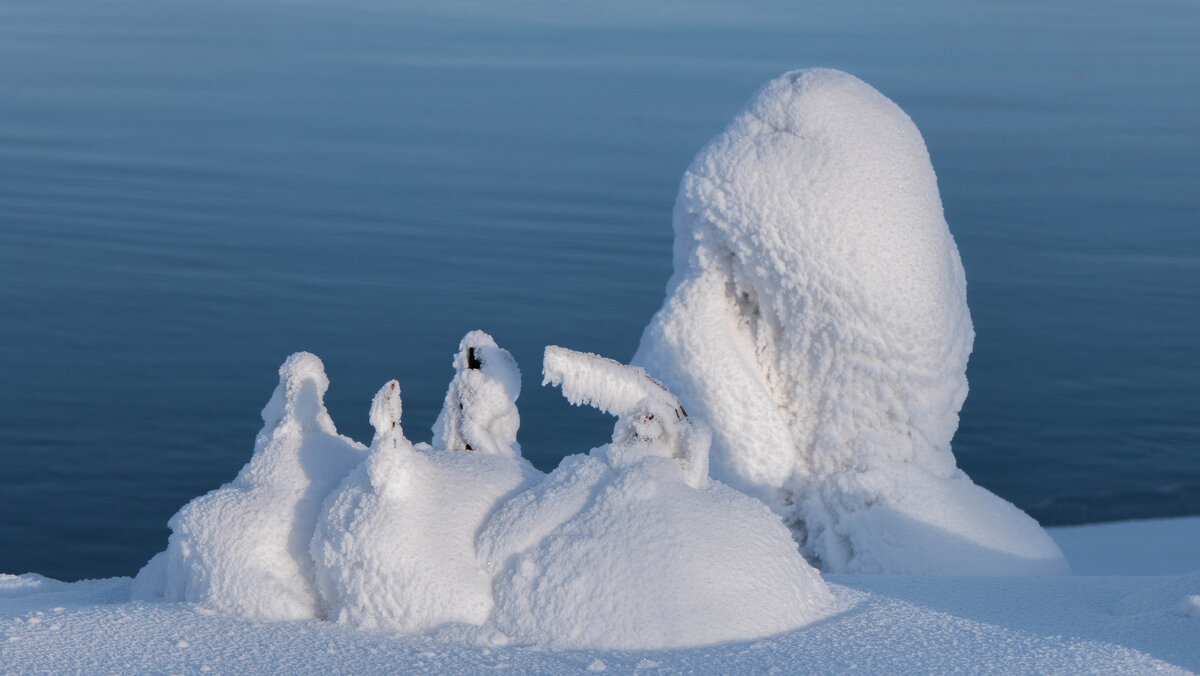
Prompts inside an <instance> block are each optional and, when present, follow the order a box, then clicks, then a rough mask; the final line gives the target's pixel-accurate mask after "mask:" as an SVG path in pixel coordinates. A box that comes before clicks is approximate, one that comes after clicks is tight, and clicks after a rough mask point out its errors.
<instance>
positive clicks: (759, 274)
mask: <svg viewBox="0 0 1200 676" xmlns="http://www.w3.org/2000/svg"><path fill="white" fill-rule="evenodd" d="M674 229H675V252H674V266H675V272H674V275H673V276H672V278H671V280H670V282H669V283H668V289H667V298H666V301H665V302H664V304H663V307H662V309H661V310H659V312H658V313H657V314H656V315H655V317H654V319H653V320H652V321H651V322H650V324H649V325H648V326H647V328H646V330H645V333H644V334H643V336H642V341H641V344H640V346H639V349H638V352H637V355H636V356H635V358H634V363H635V364H638V365H640V366H643V367H645V368H646V370H647V371H648V372H649V373H650V374H651V375H653V376H654V377H656V378H658V379H659V380H661V381H662V382H663V383H665V384H666V385H667V386H668V387H669V388H670V389H671V390H672V391H673V392H675V393H676V394H677V395H678V396H679V399H680V401H682V402H683V404H684V405H685V406H686V407H687V408H688V410H689V411H690V412H691V413H692V414H693V415H694V416H696V417H699V418H701V419H703V420H705V421H706V422H708V423H709V424H710V425H711V426H712V428H713V446H712V458H711V463H712V474H713V476H714V477H715V478H718V479H721V480H722V481H725V482H727V483H729V484H730V485H731V486H733V487H735V488H737V489H739V490H742V491H745V492H747V493H749V494H751V495H754V496H756V497H758V498H760V499H762V500H763V501H765V502H766V503H767V504H768V505H770V506H771V507H772V509H774V510H775V511H776V512H777V513H778V514H780V515H781V516H782V517H783V518H784V519H785V521H786V522H787V523H788V524H789V525H790V526H791V527H792V529H793V531H794V533H795V536H796V538H797V540H798V541H799V542H800V544H801V548H802V550H803V551H804V553H805V556H806V557H807V558H809V560H810V561H812V562H815V563H818V564H819V565H820V567H821V568H822V569H824V570H826V571H832V572H864V573H893V574H894V573H921V574H939V573H955V574H999V573H1006V574H1054V573H1064V572H1066V571H1067V568H1066V565H1065V563H1064V560H1063V558H1062V555H1061V553H1060V552H1059V551H1058V549H1057V547H1056V546H1055V544H1054V543H1053V541H1051V540H1050V538H1049V537H1048V536H1047V535H1046V534H1045V532H1043V531H1042V530H1041V528H1040V527H1039V526H1038V525H1037V523H1036V522H1034V521H1033V520H1032V519H1031V518H1029V517H1028V516H1026V515H1025V514H1024V513H1023V512H1021V511H1020V510H1018V509H1016V508H1015V507H1013V506H1012V505H1011V504H1009V503H1007V502H1005V501H1003V500H1001V499H999V498H997V497H995V496H994V495H992V494H990V493H988V492H987V491H985V490H984V489H982V488H979V487H978V486H976V485H975V484H973V483H972V482H971V481H970V479H969V478H967V476H966V475H965V474H963V473H962V472H961V471H960V470H958V469H957V468H956V466H955V462H954V457H953V455H952V454H951V452H950V440H951V437H952V436H953V435H954V432H955V429H956V428H957V425H958V411H959V409H960V408H961V406H962V403H963V400H964V398H965V396H966V393H967V382H966V375H965V374H966V363H967V357H968V355H969V353H970V351H971V344H972V341H973V337H974V333H973V329H972V325H971V319H970V314H969V312H968V310H967V304H966V282H965V278H964V275H963V270H962V265H961V263H960V261H959V257H958V251H957V248H956V247H955V245H954V240H953V238H952V237H951V236H950V232H949V230H948V228H947V226H946V222H945V219H944V217H943V215H942V207H941V201H940V198H939V195H938V190H937V182H936V179H935V177H934V173H933V168H932V166H931V165H930V161H929V156H928V153H927V152H926V150H925V145H924V142H923V141H922V139H921V135H920V133H919V132H918V131H917V129H916V127H915V126H914V125H913V123H912V121H911V120H910V119H909V118H908V116H906V115H905V114H904V112H903V111H901V110H900V109H899V108H898V107H897V106H896V105H895V104H894V103H892V102H891V101H890V100H888V99H887V98H886V97H884V96H883V95H881V94H880V93H879V92H877V91H875V90H874V89H872V88H871V87H870V86H868V85H867V84H865V83H863V82H862V81H860V80H858V79H857V78H854V77H853V76H851V75H847V74H845V73H841V72H838V71H832V70H820V69H816V70H807V71H794V72H791V73H787V74H785V75H783V76H781V77H779V78H777V79H775V80H773V81H771V82H769V83H767V85H765V86H764V87H763V88H762V89H761V90H760V91H759V92H758V94H757V95H756V96H755V97H754V98H753V99H752V100H751V102H750V103H749V104H748V105H747V106H746V108H745V109H743V110H742V111H741V112H740V113H739V114H738V115H737V116H736V117H735V118H734V120H733V121H732V122H731V123H730V125H729V127H728V128H727V129H726V130H725V131H724V132H723V133H722V134H720V135H719V136H717V138H715V139H714V140H713V141H712V142H711V143H709V144H708V146H706V147H705V148H704V149H703V150H701V151H700V153H699V154H698V155H697V156H696V158H695V159H694V160H693V162H692V164H691V166H690V167H689V168H688V170H687V172H686V174H685V175H684V178H683V181H682V184H681V186H680V190H679V197H678V200H677V201H676V205H675V214H674Z"/></svg>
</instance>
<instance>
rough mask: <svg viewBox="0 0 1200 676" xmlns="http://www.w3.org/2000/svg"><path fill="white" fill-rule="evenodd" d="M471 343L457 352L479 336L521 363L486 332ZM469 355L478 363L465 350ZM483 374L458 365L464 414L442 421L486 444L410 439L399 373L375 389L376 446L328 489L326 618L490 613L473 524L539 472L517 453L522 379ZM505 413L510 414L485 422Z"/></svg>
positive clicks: (419, 618)
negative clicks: (437, 445) (440, 444)
mask: <svg viewBox="0 0 1200 676" xmlns="http://www.w3.org/2000/svg"><path fill="white" fill-rule="evenodd" d="M468 341H471V344H470V345H468ZM463 343H464V350H460V356H464V357H465V355H464V354H462V353H463V352H465V351H466V350H467V349H478V348H480V347H482V348H484V349H482V350H481V351H482V352H483V357H484V363H485V364H486V363H488V361H489V360H492V361H493V363H496V362H499V363H500V365H501V369H502V370H501V374H502V375H504V374H513V373H516V364H515V362H511V357H509V358H508V360H509V361H508V363H505V362H504V361H503V359H502V358H501V357H499V356H498V353H497V351H498V352H500V353H503V356H507V355H508V353H507V352H504V351H503V350H500V348H497V347H495V343H494V342H491V338H490V337H488V336H487V334H483V333H481V332H474V333H472V334H469V335H468V337H467V338H466V339H464V341H463ZM489 344H490V347H491V348H492V349H491V350H488V349H486V348H487V346H488V345H489ZM472 361H474V360H472ZM456 365H458V360H457V359H456ZM462 366H463V367H464V368H463V370H470V371H472V372H474V373H479V371H478V370H477V369H473V368H470V365H469V364H468V363H467V360H466V359H465V358H464V359H463V360H462ZM483 375H484V376H485V378H483V379H474V378H462V376H463V372H462V371H460V372H459V374H458V375H456V376H455V381H454V382H453V383H452V384H451V387H450V390H451V394H448V395H447V401H448V402H450V401H452V400H453V402H454V407H453V408H454V412H455V413H456V414H457V415H455V416H449V417H447V416H443V419H450V420H453V421H457V424H456V423H454V422H451V423H447V424H445V425H443V426H442V427H441V429H443V430H448V431H449V434H447V435H446V438H449V439H451V440H455V439H458V440H461V439H463V438H465V439H468V440H469V441H468V442H467V443H471V444H472V448H473V449H475V450H476V451H478V452H468V451H467V449H466V448H465V447H459V448H458V449H457V450H435V449H434V448H432V447H431V446H429V444H423V443H422V444H416V445H413V444H412V443H410V442H409V441H408V440H407V439H406V438H405V437H404V432H403V429H402V428H401V426H400V414H401V408H402V407H401V402H400V388H399V385H398V384H397V383H396V382H395V381H391V382H389V383H387V384H386V385H384V387H383V388H382V389H381V390H380V391H379V394H377V395H376V397H375V401H374V403H373V405H372V409H371V423H372V425H373V426H374V427H375V439H374V441H373V442H372V444H371V450H370V454H369V455H368V456H367V459H366V460H365V461H363V463H362V464H361V465H360V466H359V467H358V468H356V469H355V470H354V471H353V472H351V473H350V475H349V476H348V477H346V480H345V481H344V482H342V484H341V486H339V487H338V488H337V490H336V491H334V492H333V493H332V494H331V495H330V496H329V498H328V499H327V500H326V502H325V506H324V508H323V511H322V515H321V518H320V521H319V522H318V524H317V528H316V532H315V534H314V536H313V538H312V543H311V551H312V557H313V559H314V560H315V561H316V567H317V581H318V583H319V587H320V592H321V597H322V599H323V601H324V604H325V607H324V613H323V614H324V616H325V617H326V618H328V619H331V620H336V621H338V622H342V623H346V624H349V625H352V626H356V627H364V628H371V629H385V630H391V631H399V632H416V631H428V630H431V629H435V628H438V627H441V626H443V625H447V624H451V623H458V624H466V625H476V626H481V625H483V624H484V623H486V622H487V620H488V617H489V616H490V614H491V611H492V580H491V576H490V575H489V574H488V573H487V572H486V571H485V570H484V568H483V566H482V565H481V564H480V562H479V561H478V560H477V558H476V555H475V536H476V534H477V533H478V531H479V529H480V526H481V524H482V523H483V521H484V520H485V519H486V518H487V517H488V515H489V514H491V512H492V510H493V509H494V508H495V506H496V504H497V503H498V502H499V501H501V500H502V499H503V498H504V497H506V496H508V495H510V494H512V493H514V492H516V491H519V490H521V489H522V488H524V487H525V486H526V485H528V484H529V483H532V482H533V481H535V480H536V479H537V478H540V477H541V476H542V475H541V474H540V473H539V472H537V470H535V469H533V467H532V466H530V465H529V463H528V462H527V461H525V460H524V459H523V458H521V457H520V456H519V455H517V453H518V451H519V447H518V446H516V443H515V442H516V420H517V417H516V410H515V407H514V406H513V405H512V402H513V400H515V399H516V395H517V392H518V387H519V382H520V381H519V380H517V386H516V387H514V386H512V383H507V387H497V386H496V385H497V383H496V380H495V375H496V371H494V370H485V371H484V372H483ZM487 376H492V378H491V379H489V378H487ZM464 380H465V381H466V382H465V383H464ZM452 395H453V396H452ZM488 396H491V397H492V399H491V400H488V399H487V397H488ZM460 403H461V404H462V408H459V407H458V405H459V404H460ZM477 406H478V407H479V409H480V410H476V407H477ZM510 409H511V410H510ZM497 414H499V415H497ZM497 419H499V420H500V421H501V423H502V424H499V425H492V426H490V427H489V426H488V425H487V424H486V421H488V420H491V421H493V422H494V421H495V420H497ZM441 422H445V420H442V421H441ZM460 430H465V435H461V434H460V433H459V432H460ZM451 445H452V446H453V445H454V443H453V442H452V444H451ZM464 446H465V444H464Z"/></svg>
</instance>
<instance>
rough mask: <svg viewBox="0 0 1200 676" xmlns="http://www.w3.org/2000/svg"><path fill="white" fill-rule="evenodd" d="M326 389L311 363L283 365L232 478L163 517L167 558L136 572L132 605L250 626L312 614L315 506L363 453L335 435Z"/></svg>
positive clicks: (317, 363)
mask: <svg viewBox="0 0 1200 676" xmlns="http://www.w3.org/2000/svg"><path fill="white" fill-rule="evenodd" d="M328 388H329V379H328V378H327V377H326V376H325V370H324V367H323V365H322V364H321V360H320V359H318V358H317V357H316V356H315V355H312V354H309V353H307V352H298V353H296V354H293V355H292V356H291V357H288V359H287V361H286V362H284V364H283V366H282V367H280V369H279V386H278V387H276V389H275V393H274V394H273V395H272V397H271V400H270V401H269V402H268V403H267V405H266V407H264V408H263V411H262V418H263V423H264V425H263V429H262V431H261V432H259V434H258V438H257V439H256V441H255V447H254V455H253V456H252V457H251V458H250V461H249V462H248V463H247V464H246V465H245V466H244V467H243V468H242V470H241V471H240V472H239V473H238V475H237V478H235V479H234V480H233V481H231V482H230V483H228V484H226V485H225V486H222V487H221V488H219V489H217V490H215V491H212V492H210V493H208V494H206V495H203V496H201V497H199V498H196V499H195V500H192V501H191V502H189V503H188V504H187V505H185V506H184V507H183V508H182V509H180V510H179V512H178V513H177V514H176V515H175V516H174V517H172V519H171V520H170V522H169V524H168V525H169V526H170V528H171V531H172V533H171V536H170V539H169V541H168V545H167V550H166V551H165V552H163V553H161V554H159V555H157V556H155V557H154V558H153V559H151V561H150V563H148V564H147V565H146V567H145V568H143V569H142V571H141V572H139V573H138V576H137V578H136V579H135V580H134V598H144V599H154V598H158V599H163V600H167V601H190V602H194V603H199V604H201V605H203V606H205V607H209V608H212V609H214V610H217V611H220V612H223V613H228V614H231V615H237V616H240V617H247V618H252V619H259V620H290V619H305V618H313V617H316V616H317V614H318V597H317V590H316V586H315V581H314V577H313V563H312V559H311V558H310V557H309V552H308V542H309V540H311V539H312V534H313V528H314V525H315V522H316V519H317V512H318V510H319V509H320V507H321V501H322V500H323V499H324V497H325V496H326V495H327V494H328V493H329V491H330V490H332V489H333V487H334V486H336V485H337V484H338V482H340V481H341V480H342V478H343V477H345V476H346V474H347V473H348V472H349V471H350V470H351V468H353V467H354V466H355V465H356V464H358V463H359V462H360V461H361V460H362V458H363V454H364V451H365V450H366V449H365V448H364V447H363V446H362V445H361V444H358V443H356V442H354V441H352V440H351V439H348V438H346V437H344V436H341V435H339V434H338V433H337V429H336V428H335V427H334V424H333V420H332V419H330V417H329V413H328V412H327V411H326V410H325V404H324V401H323V397H324V394H325V391H326V390H327V389H328Z"/></svg>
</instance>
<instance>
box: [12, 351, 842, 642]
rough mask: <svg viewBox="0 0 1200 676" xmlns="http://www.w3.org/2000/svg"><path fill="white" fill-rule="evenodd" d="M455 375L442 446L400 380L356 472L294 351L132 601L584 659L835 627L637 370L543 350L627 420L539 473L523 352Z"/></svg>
mask: <svg viewBox="0 0 1200 676" xmlns="http://www.w3.org/2000/svg"><path fill="white" fill-rule="evenodd" d="M454 365H455V371H456V373H455V376H454V378H453V380H452V381H451V383H450V386H449V388H448V392H447V395H446V401H445V407H444V408H443V411H442V415H441V416H440V417H439V420H438V423H437V424H436V425H435V429H434V434H435V436H434V439H435V441H436V442H437V444H439V445H440V447H438V448H435V447H433V446H430V445H429V444H425V443H417V444H413V443H412V442H411V441H409V439H408V438H407V437H406V436H405V433H404V429H403V426H402V416H403V409H404V407H403V402H402V399H401V390H400V384H399V383H398V382H397V381H395V380H392V381H389V382H387V383H385V384H384V386H383V387H382V388H381V389H380V390H379V392H378V393H377V394H376V395H375V398H374V399H373V401H372V404H371V410H370V421H371V424H372V426H373V427H374V428H375V436H374V439H373V441H372V443H371V447H370V449H369V450H368V452H367V453H366V454H365V457H364V454H363V452H362V451H363V447H362V446H361V445H359V444H356V443H355V442H352V441H350V440H348V439H346V438H344V437H340V436H338V435H337V433H336V430H335V429H334V427H333V422H332V421H331V420H330V419H329V416H328V414H327V413H326V412H325V408H324V406H323V404H322V403H321V396H322V395H323V393H324V392H325V390H326V388H327V387H328V380H327V379H326V378H325V374H324V371H323V369H322V368H321V363H320V361H319V360H318V359H317V358H316V357H314V356H313V355H310V354H307V353H298V354H296V355H293V356H292V357H290V358H289V359H288V360H287V362H286V363H285V364H284V366H283V368H281V370H280V386H279V388H278V389H277V391H276V393H275V396H274V397H272V400H271V402H270V403H269V404H268V405H267V407H266V409H264V412H263V419H264V421H265V423H266V426H265V427H264V430H263V432H262V433H261V434H260V435H259V439H258V443H257V445H256V448H255V453H254V455H253V457H252V458H251V460H250V462H249V463H248V464H247V465H246V467H245V468H243V470H242V472H241V473H240V474H239V475H238V478H237V479H235V480H234V481H233V482H231V483H230V484H229V485H227V486H225V487H223V488H221V489H219V490H217V491H214V492H213V493H210V494H208V495H206V496H203V497H201V498H197V499H196V500H194V501H192V502H191V503H189V504H188V505H187V506H185V507H184V508H183V509H182V510H180V513H179V515H177V516H176V517H175V518H174V519H172V521H171V527H172V530H173V533H172V535H171V538H170V541H169V544H168V548H167V551H166V552H164V553H162V554H159V555H157V556H155V557H154V558H153V559H152V560H151V561H150V562H149V563H148V564H147V565H146V566H145V567H144V568H143V570H142V571H141V572H140V573H139V574H138V577H137V579H136V580H134V581H133V584H132V595H133V598H134V599H135V600H152V601H156V600H157V601H161V600H166V601H190V602H194V603H197V604H199V605H200V606H202V607H204V608H206V609H211V610H216V611H219V612H221V613H225V614H228V615H233V616H238V617H243V618H250V619H256V620H281V619H292V620H296V619H326V620H332V621H335V622H337V623H339V624H347V625H351V626H354V627H358V628H366V629H376V630H385V631H393V632H402V633H425V634H428V635H430V636H436V637H439V638H440V639H445V640H457V641H461V642H469V643H483V644H505V643H509V642H512V641H516V642H518V643H533V644H537V645H542V646H552V647H591V648H671V647H683V646H695V645H701V644H705V643H713V642H720V641H730V640H742V639H748V638H756V637H761V636H766V635H770V634H774V633H778V632H782V631H786V630H789V629H794V628H796V627H799V626H802V625H805V624H809V623H812V622H814V621H816V620H819V619H821V618H823V617H826V616H828V615H829V614H830V613H832V612H834V611H835V608H834V603H833V598H832V596H831V594H830V592H829V590H828V588H827V587H826V585H825V583H824V582H823V581H822V580H821V578H820V576H819V574H818V573H817V572H816V571H815V570H814V569H813V568H812V567H811V566H809V565H808V564H807V563H806V562H805V561H804V559H803V558H802V557H801V556H800V553H799V551H798V550H797V549H796V547H795V543H794V542H793V541H792V539H791V536H790V534H789V532H788V530H787V528H785V527H784V525H783V523H782V522H781V521H780V520H779V517H778V516H777V515H775V514H774V513H772V512H771V511H770V510H769V509H768V508H767V507H766V506H765V505H763V504H762V503H761V502H759V501H757V500H755V499H753V498H751V497H749V496H746V495H744V494H742V493H738V492H737V491H734V490H733V489H731V488H729V487H727V486H725V485H723V484H721V483H719V482H715V481H711V480H710V479H709V477H708V450H709V443H710V439H711V436H710V434H709V432H708V430H707V428H706V427H705V426H704V425H702V424H700V423H697V422H695V421H693V420H692V419H691V418H690V417H689V416H688V415H687V412H686V411H685V410H684V408H683V406H682V405H681V404H680V403H679V401H678V399H677V398H676V397H675V396H674V395H673V394H672V393H671V392H670V391H669V390H667V389H666V388H665V387H664V386H663V385H662V384H661V383H659V382H657V381H655V380H654V379H652V378H650V377H649V376H647V375H646V373H645V372H644V371H642V370H641V369H639V368H635V367H630V366H627V365H624V364H620V363H618V362H615V361H612V360H610V359H605V358H603V357H600V356H598V355H593V354H585V353H581V352H574V351H572V350H567V349H565V348H560V347H554V346H551V347H549V348H547V350H546V359H545V364H544V365H545V376H546V382H548V383H554V384H557V385H560V386H561V387H562V388H563V390H564V392H565V393H567V394H568V395H569V397H570V398H571V399H572V400H573V401H576V402H587V403H595V404H597V405H599V406H602V407H603V408H605V409H606V410H609V411H610V412H613V413H615V414H616V415H617V422H616V425H615V427H614V430H613V436H612V443H610V444H607V445H605V446H602V447H600V448H597V449H594V450H593V451H592V453H591V454H590V455H588V456H571V457H568V458H567V459H565V460H564V461H563V462H562V464H561V465H560V467H559V468H558V469H557V470H555V472H554V473H552V474H550V475H549V476H547V475H545V474H542V473H541V472H538V471H537V470H535V469H534V468H533V467H532V466H531V465H530V464H529V463H528V462H527V461H526V460H525V459H523V458H522V457H521V456H520V455H519V453H520V446H519V445H518V444H517V442H516V433H517V424H518V421H519V418H518V416H517V412H516V405H515V400H516V398H517V396H518V394H519V391H520V379H519V378H520V375H519V371H518V370H517V366H516V362H515V361H513V359H512V357H511V355H509V354H508V352H506V351H505V350H503V349H501V348H500V347H498V346H497V345H496V343H495V341H494V340H492V338H491V337H490V336H488V335H487V334H485V333H483V332H480V331H475V332H472V333H470V334H468V335H467V336H466V337H465V338H464V339H463V341H462V343H461V344H460V346H459V351H458V353H457V354H456V356H455V360H454ZM0 582H4V580H0ZM22 584H25V585H27V586H31V587H33V588H36V587H37V585H45V584H50V582H48V581H41V580H37V579H33V578H28V579H23V580H22ZM8 586H13V587H14V588H16V587H15V583H13V584H9V585H8ZM2 589H3V586H0V590H2Z"/></svg>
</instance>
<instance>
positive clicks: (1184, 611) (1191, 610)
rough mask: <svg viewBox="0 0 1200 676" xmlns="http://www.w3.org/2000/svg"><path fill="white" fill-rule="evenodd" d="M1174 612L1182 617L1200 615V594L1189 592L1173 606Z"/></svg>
mask: <svg viewBox="0 0 1200 676" xmlns="http://www.w3.org/2000/svg"><path fill="white" fill-rule="evenodd" d="M1175 613H1176V614H1177V615H1180V616H1182V617H1200V594H1190V595H1188V596H1186V597H1184V599H1183V600H1182V601H1180V602H1179V605H1178V606H1175Z"/></svg>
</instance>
